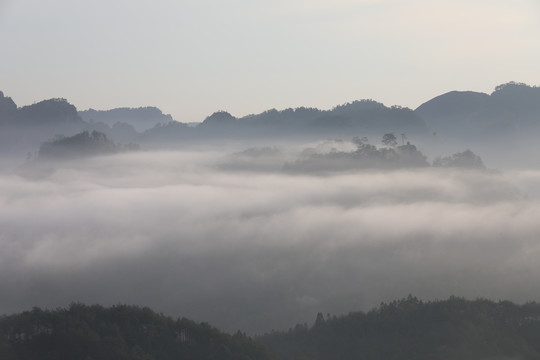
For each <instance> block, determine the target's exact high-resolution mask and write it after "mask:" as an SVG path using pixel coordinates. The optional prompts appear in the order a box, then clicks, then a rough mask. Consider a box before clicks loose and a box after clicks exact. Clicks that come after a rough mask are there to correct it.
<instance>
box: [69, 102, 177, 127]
mask: <svg viewBox="0 0 540 360" xmlns="http://www.w3.org/2000/svg"><path fill="white" fill-rule="evenodd" d="M79 116H80V117H81V118H82V119H83V120H85V121H87V122H103V123H105V124H107V125H109V126H113V125H114V124H116V123H127V124H130V125H132V126H133V127H134V128H135V129H136V130H137V131H139V132H142V131H144V130H148V129H150V128H152V127H154V126H156V125H157V124H167V123H169V122H171V121H174V120H173V118H172V116H171V115H169V114H163V112H162V111H161V110H160V109H158V108H157V107H153V106H146V107H139V108H127V107H122V108H116V109H111V110H94V109H88V110H84V111H79Z"/></svg>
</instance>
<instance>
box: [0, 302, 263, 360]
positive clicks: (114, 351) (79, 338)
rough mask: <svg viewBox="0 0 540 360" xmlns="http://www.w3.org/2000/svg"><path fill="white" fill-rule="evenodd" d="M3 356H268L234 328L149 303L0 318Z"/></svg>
mask: <svg viewBox="0 0 540 360" xmlns="http://www.w3.org/2000/svg"><path fill="white" fill-rule="evenodd" d="M0 359H2V360H23V359H24V360H33V359H36V360H38V359H39V360H42V359H51V360H52V359H54V360H64V359H65V360H68V359H69V360H79V359H80V360H91V359H95V360H108V359H111V360H120V359H126V360H128V359H129V360H139V359H140V360H143V359H144V360H150V359H152V360H161V359H163V360H168V359H193V360H197V359H220V360H227V359H230V360H233V359H234V360H238V359H245V360H249V359H252V360H255V359H260V360H264V359H271V357H270V355H269V354H268V352H267V351H266V350H265V348H264V346H262V345H259V344H257V343H255V342H254V341H253V340H251V339H250V338H249V337H247V336H245V335H244V334H242V333H240V332H238V333H236V334H235V335H228V334H225V333H222V332H220V331H219V330H217V329H216V328H214V327H212V326H210V325H208V324H206V323H201V324H198V323H195V322H193V321H191V320H188V319H185V318H183V319H176V320H175V319H172V318H170V317H166V316H164V315H160V314H156V313H155V312H153V311H152V310H150V309H148V308H139V307H135V306H126V305H118V306H113V307H111V308H104V307H102V306H99V305H94V306H86V305H82V304H72V305H71V306H70V307H69V308H67V309H58V310H54V311H46V310H41V309H39V308H34V309H33V310H32V311H28V312H24V313H21V314H17V315H12V316H4V317H1V318H0Z"/></svg>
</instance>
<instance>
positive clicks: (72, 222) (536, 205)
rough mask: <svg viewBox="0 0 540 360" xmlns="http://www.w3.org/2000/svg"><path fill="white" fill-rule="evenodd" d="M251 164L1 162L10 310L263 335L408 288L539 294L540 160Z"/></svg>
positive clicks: (167, 158)
mask: <svg viewBox="0 0 540 360" xmlns="http://www.w3.org/2000/svg"><path fill="white" fill-rule="evenodd" d="M273 150H275V149H273ZM278 153H279V152H278V151H272V156H278V155H276V154H278ZM240 156H243V155H240ZM235 159H236V160H235ZM235 161H236V162H235ZM237 161H238V154H237V155H234V156H230V155H226V154H225V153H224V152H222V151H220V152H217V151H213V152H210V151H208V152H187V151H170V152H158V151H154V152H150V151H149V152H137V153H130V154H119V155H114V156H107V157H98V158H88V159H82V160H77V161H72V162H60V163H39V162H38V163H31V164H27V165H26V166H24V167H22V168H20V169H18V170H17V171H14V172H7V171H4V172H3V173H0V294H1V296H0V313H12V312H18V311H22V310H27V309H30V308H31V307H32V306H40V307H47V308H56V307H59V306H66V305H68V304H69V303H71V302H75V301H80V302H84V303H88V304H93V303H100V304H104V305H112V304H118V303H126V304H137V305H142V306H150V307H152V308H153V309H155V310H156V311H160V312H164V313H166V314H169V315H172V316H175V317H176V316H186V317H188V318H192V319H194V320H198V321H208V322H210V323H212V324H214V325H216V326H218V327H220V328H222V329H224V330H228V331H235V330H237V329H242V330H245V331H248V332H250V333H261V332H264V331H269V330H271V329H280V330H281V329H287V328H289V327H291V326H294V325H295V324H296V323H303V322H307V323H312V321H313V320H314V319H315V316H316V314H317V312H323V313H324V314H326V313H331V314H342V313H348V312H350V311H355V310H369V309H371V308H373V307H375V306H377V305H378V304H379V303H380V302H381V301H391V300H394V299H396V298H401V297H405V296H407V295H408V294H413V295H415V296H418V297H419V298H421V299H424V300H430V299H444V298H447V297H448V296H450V295H456V296H464V297H467V298H476V297H486V298H490V299H493V300H498V299H508V300H512V301H517V302H525V301H530V300H539V299H540V262H538V258H539V256H540V236H539V235H540V222H539V221H538V219H539V218H540V202H539V200H540V196H539V195H540V192H539V191H538V189H539V188H540V187H539V186H538V185H537V184H538V183H539V181H538V180H540V172H538V171H534V170H528V171H513V172H509V173H505V172H498V171H490V170H484V171H482V170H463V169H436V168H425V169H410V170H394V171H377V170H362V171H351V172H334V173H324V174H320V173H319V174H299V173H295V174H290V173H287V172H284V171H280V169H279V167H278V166H276V164H277V163H278V162H277V161H276V159H275V158H274V160H272V161H269V162H268V158H266V160H265V159H261V157H260V156H259V157H258V156H254V157H249V156H248V157H245V156H244V157H243V158H242V159H241V161H242V162H241V165H242V166H240V167H239V166H236V165H238V163H237ZM250 161H252V162H253V164H252V165H253V167H252V170H249V168H250V163H249V162H250ZM265 161H267V162H266V164H271V166H261V164H263V165H264V164H265ZM253 169H255V170H253Z"/></svg>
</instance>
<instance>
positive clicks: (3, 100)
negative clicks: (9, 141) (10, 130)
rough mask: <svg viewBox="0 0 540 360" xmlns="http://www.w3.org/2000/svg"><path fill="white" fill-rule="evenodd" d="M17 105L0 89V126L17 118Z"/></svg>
mask: <svg viewBox="0 0 540 360" xmlns="http://www.w3.org/2000/svg"><path fill="white" fill-rule="evenodd" d="M17 116H18V114H17V105H16V104H15V102H14V101H13V100H12V99H11V98H10V97H5V96H4V93H3V92H1V91H0V126H2V125H4V124H9V123H11V122H13V121H15V120H16V119H17Z"/></svg>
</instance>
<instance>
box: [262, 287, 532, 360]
mask: <svg viewBox="0 0 540 360" xmlns="http://www.w3.org/2000/svg"><path fill="white" fill-rule="evenodd" d="M256 340H258V341H260V342H262V343H264V344H265V345H266V346H267V347H268V348H269V349H270V351H272V352H273V353H274V354H276V355H277V356H278V358H279V359H281V360H293V359H317V360H342V359H362V360H380V359H394V360H410V359H416V360H424V359H425V360H430V359H438V360H476V359H484V360H511V359H520V360H529V359H530V360H532V359H540V341H539V340H540V304H536V303H528V304H525V305H515V304H513V303H510V302H501V301H499V302H492V301H488V300H481V299H480V300H475V301H469V300H465V299H461V298H456V297H451V298H450V299H448V300H444V301H432V302H422V301H420V300H418V299H417V298H415V297H412V296H409V297H408V298H406V299H402V300H397V301H393V302H391V303H389V304H381V306H380V307H378V308H376V309H374V310H371V311H369V312H367V313H364V312H354V313H350V314H348V315H345V316H340V317H335V316H334V317H330V316H329V315H328V316H326V318H325V317H324V316H323V314H321V313H319V314H318V315H317V318H316V320H315V324H314V325H313V326H311V327H308V326H307V325H306V324H304V325H296V327H294V328H291V329H289V331H287V332H272V333H270V334H266V335H264V336H260V337H258V338H256Z"/></svg>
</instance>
